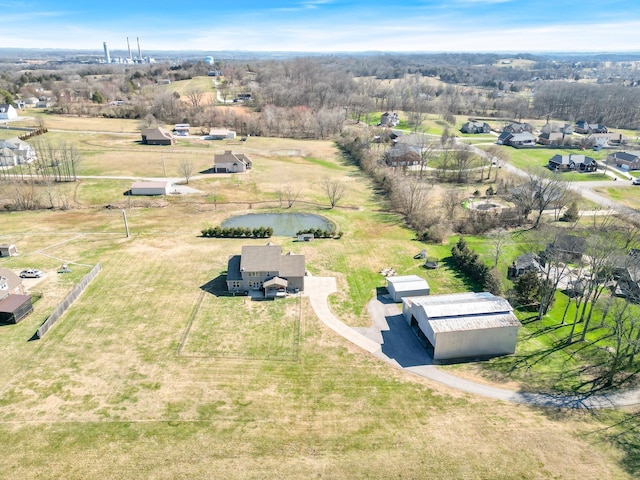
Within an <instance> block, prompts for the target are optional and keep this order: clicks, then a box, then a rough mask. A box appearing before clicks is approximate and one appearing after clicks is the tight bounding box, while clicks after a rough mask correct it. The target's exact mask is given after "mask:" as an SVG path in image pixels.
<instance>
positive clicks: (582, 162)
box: [548, 153, 598, 172]
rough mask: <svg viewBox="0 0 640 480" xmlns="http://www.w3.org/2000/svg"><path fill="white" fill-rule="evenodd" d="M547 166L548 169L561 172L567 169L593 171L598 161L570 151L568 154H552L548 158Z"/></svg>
mask: <svg viewBox="0 0 640 480" xmlns="http://www.w3.org/2000/svg"><path fill="white" fill-rule="evenodd" d="M548 167H549V169H550V170H554V171H561V172H566V171H569V170H576V171H578V172H595V171H596V170H597V168H598V163H597V162H596V161H595V160H594V159H593V158H591V157H586V156H584V155H578V154H574V153H572V154H569V155H554V156H553V157H551V159H550V160H549V164H548Z"/></svg>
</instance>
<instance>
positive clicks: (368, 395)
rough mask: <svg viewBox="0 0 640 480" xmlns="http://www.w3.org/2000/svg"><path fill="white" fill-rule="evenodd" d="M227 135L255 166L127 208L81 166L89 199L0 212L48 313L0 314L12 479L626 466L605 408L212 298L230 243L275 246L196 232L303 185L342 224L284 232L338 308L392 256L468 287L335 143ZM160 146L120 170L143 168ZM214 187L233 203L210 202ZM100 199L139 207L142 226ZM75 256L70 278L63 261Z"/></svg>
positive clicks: (529, 471) (356, 296)
mask: <svg viewBox="0 0 640 480" xmlns="http://www.w3.org/2000/svg"><path fill="white" fill-rule="evenodd" d="M105 138H106V137H105ZM100 141H102V140H100ZM107 143H108V142H107ZM127 148H128V147H127ZM215 148H218V147H215ZM215 148H211V149H204V150H205V151H207V152H208V151H214V150H215ZM222 148H224V147H222ZM233 148H234V149H235V148H244V149H245V150H244V151H246V152H248V153H249V154H250V155H252V158H254V165H255V167H254V169H253V170H252V171H251V172H250V173H249V174H248V175H244V176H235V177H231V176H228V177H224V176H221V177H207V178H204V179H201V180H194V181H193V186H194V187H196V188H199V189H202V190H203V191H204V192H205V193H204V194H202V195H201V196H199V195H195V196H193V197H191V196H184V197H177V198H169V199H153V200H148V201H146V202H145V201H143V200H136V201H138V202H140V203H136V204H134V205H132V206H131V208H129V205H128V204H127V201H128V199H124V197H123V196H122V188H123V185H124V184H125V183H126V182H122V183H119V182H121V181H119V180H109V181H106V180H105V181H102V180H96V181H93V180H91V181H90V180H83V181H82V182H80V183H79V186H78V188H77V192H76V196H77V200H78V202H79V204H80V206H79V207H78V208H75V209H72V210H67V211H38V212H26V213H8V212H4V213H0V225H1V226H2V228H1V229H0V243H16V244H17V245H18V248H19V250H20V253H21V254H20V256H18V257H12V258H9V259H0V265H1V266H3V267H7V268H12V269H14V270H16V271H19V270H20V269H22V268H25V267H26V266H33V267H36V268H41V269H43V270H45V271H46V273H47V275H46V277H45V278H44V279H43V281H42V282H41V283H39V284H38V285H37V287H34V290H36V289H37V291H38V292H40V293H42V295H43V296H42V299H41V300H39V301H38V302H37V303H36V305H35V311H34V312H33V313H32V314H31V315H30V316H29V317H27V318H26V319H25V320H24V321H23V322H21V323H20V324H18V325H14V326H1V327H0V348H1V351H2V355H0V441H1V442H2V443H3V445H7V446H10V448H5V449H4V451H3V455H2V458H1V459H0V477H2V478H25V479H28V478H64V479H87V478H100V477H101V478H118V479H120V478H122V479H128V478H155V479H174V478H238V479H258V478H260V479H271V478H274V479H275V478H277V479H283V478H291V479H294V478H295V479H298V478H325V479H343V478H362V479H365V478H366V479H376V478H377V479H387V478H403V479H412V478H415V479H423V478H447V479H449V478H451V479H457V478H461V479H462V478H464V479H513V478H526V479H538V478H541V479H542V478H563V479H573V478H575V479H602V478H619V479H626V478H633V471H632V469H631V468H632V467H629V465H630V464H631V465H633V462H632V460H630V458H631V457H630V454H629V455H626V453H625V452H624V450H618V449H616V448H614V447H613V446H612V445H611V444H609V443H607V442H606V441H603V439H604V436H603V435H604V434H603V433H602V432H603V431H604V430H602V429H603V428H604V427H605V426H606V425H608V424H609V422H611V421H612V420H611V417H609V416H608V414H606V413H598V412H590V413H577V412H576V413H572V412H556V411H549V410H538V409H534V408H529V407H525V406H517V405H511V404H504V403H501V402H497V401H493V400H487V399H483V398H478V397H475V396H473V395H467V394H463V393H460V392H457V391H455V390H451V389H448V388H445V387H443V386H441V385H439V384H436V383H433V382H430V381H427V380H424V379H422V378H419V377H416V376H414V375H412V374H410V373H407V372H404V371H400V370H396V369H395V368H393V367H391V366H389V365H387V364H385V363H383V362H381V361H379V360H377V359H376V358H374V357H372V356H370V355H368V354H366V353H364V352H362V351H360V350H359V349H357V348H355V347H353V346H352V345H350V344H349V343H348V342H346V341H345V340H344V339H342V338H341V337H339V336H337V335H336V334H334V333H333V332H332V331H330V330H328V329H327V328H326V327H325V326H324V325H323V324H322V323H320V322H319V321H318V319H317V318H316V317H315V315H314V313H313V311H312V309H311V308H310V305H309V302H308V300H307V299H306V298H305V297H304V296H302V297H299V298H290V299H287V300H286V301H283V302H251V301H250V300H248V299H247V298H244V297H227V296H216V295H215V294H214V293H211V288H210V287H211V282H212V281H214V283H215V285H218V284H219V282H220V281H221V279H222V277H221V276H222V275H224V272H225V269H226V262H227V259H228V256H229V255H232V254H236V253H239V252H240V250H241V247H242V245H245V244H263V243H264V242H265V241H264V240H230V239H207V238H201V237H200V236H199V233H200V229H202V228H204V227H205V226H208V225H216V224H219V223H220V222H222V221H223V220H224V219H225V218H226V217H227V216H230V215H234V214H238V213H245V212H248V211H249V210H248V205H247V204H246V203H244V204H232V203H228V202H230V201H241V200H243V201H247V200H248V201H253V202H258V201H259V200H260V199H264V198H273V199H274V200H275V199H276V198H277V190H278V189H279V188H281V187H282V186H284V185H286V184H290V185H292V186H296V187H299V188H300V201H298V202H296V203H295V204H294V206H293V208H292V210H295V211H310V212H314V213H318V214H322V215H325V216H326V217H327V218H329V219H330V220H332V221H334V222H335V223H336V224H337V226H338V229H339V230H341V231H343V232H344V236H343V238H342V239H341V240H317V241H314V242H309V243H298V242H294V241H293V240H292V239H290V238H274V239H272V241H274V242H275V243H278V244H281V245H283V248H284V250H285V251H286V250H291V251H293V252H296V253H304V254H305V255H306V258H307V267H308V270H309V271H311V272H312V273H313V274H314V275H333V276H336V277H337V279H338V285H339V288H340V292H339V293H338V294H337V295H335V296H334V298H332V299H331V305H332V309H333V310H334V312H335V313H336V314H337V315H338V316H340V318H341V319H343V320H344V321H345V322H347V323H349V324H351V325H365V324H366V323H367V322H368V318H367V313H366V308H365V305H366V302H367V301H368V300H369V299H370V298H371V297H372V296H373V295H374V294H375V289H376V288H377V287H381V286H384V278H383V277H382V276H381V275H380V274H379V273H378V272H379V270H380V268H382V267H393V268H395V269H396V270H397V271H398V272H399V273H417V274H419V275H424V276H425V277H426V278H428V279H429V282H430V283H432V288H433V290H434V292H436V291H437V292H444V291H455V290H460V289H464V284H463V283H462V281H461V280H460V279H458V278H456V277H455V275H454V273H453V272H450V271H448V270H446V269H442V270H439V271H438V272H437V273H430V272H426V271H424V270H423V269H421V268H420V262H419V261H416V260H414V259H413V255H415V254H416V253H418V252H419V251H420V250H421V249H422V248H425V246H424V245H423V244H420V243H418V242H415V240H414V238H413V235H412V233H411V232H409V231H408V230H406V229H405V228H403V227H402V226H401V225H400V219H399V217H398V216H396V215H393V214H389V213H385V212H384V204H383V203H381V202H380V199H379V198H378V197H376V196H375V194H374V193H372V190H371V188H370V185H369V183H368V181H367V180H366V179H365V178H363V177H362V176H361V175H360V173H359V172H358V171H357V170H356V169H355V168H354V167H352V166H349V165H345V164H343V162H342V160H341V159H340V158H339V156H338V154H337V152H336V151H335V149H334V147H333V146H332V144H331V143H330V142H298V141H290V140H277V139H262V138H260V139H258V138H256V139H253V138H251V139H250V140H249V141H248V142H246V145H243V146H242V147H240V146H238V147H236V146H234V147H233ZM105 150H106V151H105V153H104V154H96V155H94V156H93V157H92V159H91V162H93V163H91V165H92V168H94V169H95V170H96V171H99V170H101V169H103V168H104V169H107V170H108V169H110V168H113V169H114V170H115V168H116V167H111V166H110V162H111V161H112V160H113V157H112V156H111V155H113V150H117V147H114V149H113V150H111V149H107V148H106V147H105ZM192 150H193V151H194V152H196V151H199V150H198V147H193V148H192ZM141 151H142V150H141ZM102 155H104V156H102ZM168 157H169V158H171V157H170V156H168ZM203 157H205V155H203ZM151 158H152V155H149V156H148V157H145V155H140V156H131V158H130V160H129V161H128V162H127V163H123V164H122V166H121V167H118V168H120V169H121V171H122V172H124V173H125V174H131V175H137V172H139V171H145V169H147V168H150V167H149V166H150V165H151V164H152V160H151ZM193 158H194V159H198V161H200V160H201V159H200V157H198V154H197V153H194V155H193ZM138 159H140V160H138ZM87 161H89V160H87ZM202 162H203V163H204V160H203V159H202ZM145 165H146V166H145ZM85 167H86V164H85ZM87 168H88V167H87ZM324 176H330V177H334V178H338V179H341V180H342V181H344V182H345V183H346V184H347V185H348V187H349V188H348V193H347V195H346V196H345V199H344V200H343V202H342V203H341V206H342V208H340V207H339V208H335V209H328V208H327V206H326V203H327V202H326V199H324V198H323V194H322V192H321V189H320V186H319V183H320V180H321V179H322V178H323V177H324ZM214 194H215V195H219V197H221V198H224V199H226V201H227V203H222V204H219V205H217V206H216V205H214V203H213V201H212V200H211V196H212V195H214ZM434 195H435V194H434ZM302 200H304V202H316V203H320V205H314V204H313V203H304V202H303V201H302ZM106 202H110V203H118V204H121V206H123V207H125V208H126V212H127V218H128V221H129V227H130V230H131V233H132V235H131V237H130V238H128V239H127V238H125V235H124V226H123V220H122V212H121V210H120V209H115V210H111V209H105V208H102V206H103V204H104V203H106ZM276 203H277V202H276ZM263 207H264V206H263V205H262V204H259V203H256V204H254V205H252V209H251V211H256V210H259V209H261V208H263ZM426 248H427V251H428V252H429V251H432V250H433V247H430V246H428V245H427V246H426ZM63 262H64V263H67V264H68V265H70V267H71V268H72V270H73V272H72V273H71V274H64V275H61V274H58V273H56V270H57V269H58V267H59V266H60V265H61V264H62V263H63ZM97 262H101V263H102V265H103V271H102V272H101V273H100V274H99V275H98V276H97V277H96V279H95V280H94V281H93V283H91V285H90V286H89V287H88V288H87V289H86V291H85V292H84V294H83V295H82V296H81V297H80V299H79V300H78V301H77V302H76V303H74V304H73V306H72V307H71V308H70V309H69V310H68V311H67V313H66V314H65V315H64V316H63V317H62V318H61V320H60V321H59V322H58V323H57V324H56V325H55V326H54V327H53V329H52V330H51V331H50V332H49V333H48V334H47V335H46V336H45V337H44V338H43V339H41V340H37V341H31V342H28V341H27V340H28V339H29V338H30V337H31V335H32V334H33V332H34V331H35V330H36V328H37V327H38V325H39V324H40V323H41V322H42V321H43V320H44V319H45V318H46V317H47V315H48V314H49V312H51V310H52V309H53V308H54V306H55V305H56V304H57V302H59V301H60V299H61V298H63V297H64V295H65V294H66V292H68V291H69V290H70V289H71V288H72V286H73V285H74V284H75V283H77V282H78V281H79V279H80V278H81V277H82V276H83V275H84V274H85V273H86V272H87V271H88V270H89V269H90V266H91V265H94V264H95V263H97ZM216 279H217V283H216ZM214 290H215V289H214ZM625 455H626V456H625ZM630 462H631V463H630ZM625 468H627V470H625Z"/></svg>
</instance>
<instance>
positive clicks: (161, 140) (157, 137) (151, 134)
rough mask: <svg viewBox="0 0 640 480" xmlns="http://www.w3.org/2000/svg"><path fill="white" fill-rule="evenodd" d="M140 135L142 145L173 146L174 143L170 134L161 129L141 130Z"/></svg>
mask: <svg viewBox="0 0 640 480" xmlns="http://www.w3.org/2000/svg"><path fill="white" fill-rule="evenodd" d="M140 134H141V135H142V143H143V144H144V145H173V144H175V143H176V140H175V138H173V135H171V132H169V131H168V130H166V129H164V128H161V127H156V128H143V129H142V130H141V131H140Z"/></svg>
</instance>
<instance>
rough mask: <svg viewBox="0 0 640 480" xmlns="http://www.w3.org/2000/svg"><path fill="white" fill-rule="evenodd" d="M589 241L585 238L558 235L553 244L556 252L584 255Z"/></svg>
mask: <svg viewBox="0 0 640 480" xmlns="http://www.w3.org/2000/svg"><path fill="white" fill-rule="evenodd" d="M586 243H587V240H586V239H585V238H584V237H577V236H575V235H558V237H557V238H556V239H555V241H554V242H553V244H552V245H553V247H554V248H555V249H556V250H559V251H562V252H570V253H584V250H585V247H586Z"/></svg>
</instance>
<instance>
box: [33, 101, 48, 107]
mask: <svg viewBox="0 0 640 480" xmlns="http://www.w3.org/2000/svg"><path fill="white" fill-rule="evenodd" d="M50 106H51V102H50V101H49V100H38V101H37V102H36V108H49V107H50Z"/></svg>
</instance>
